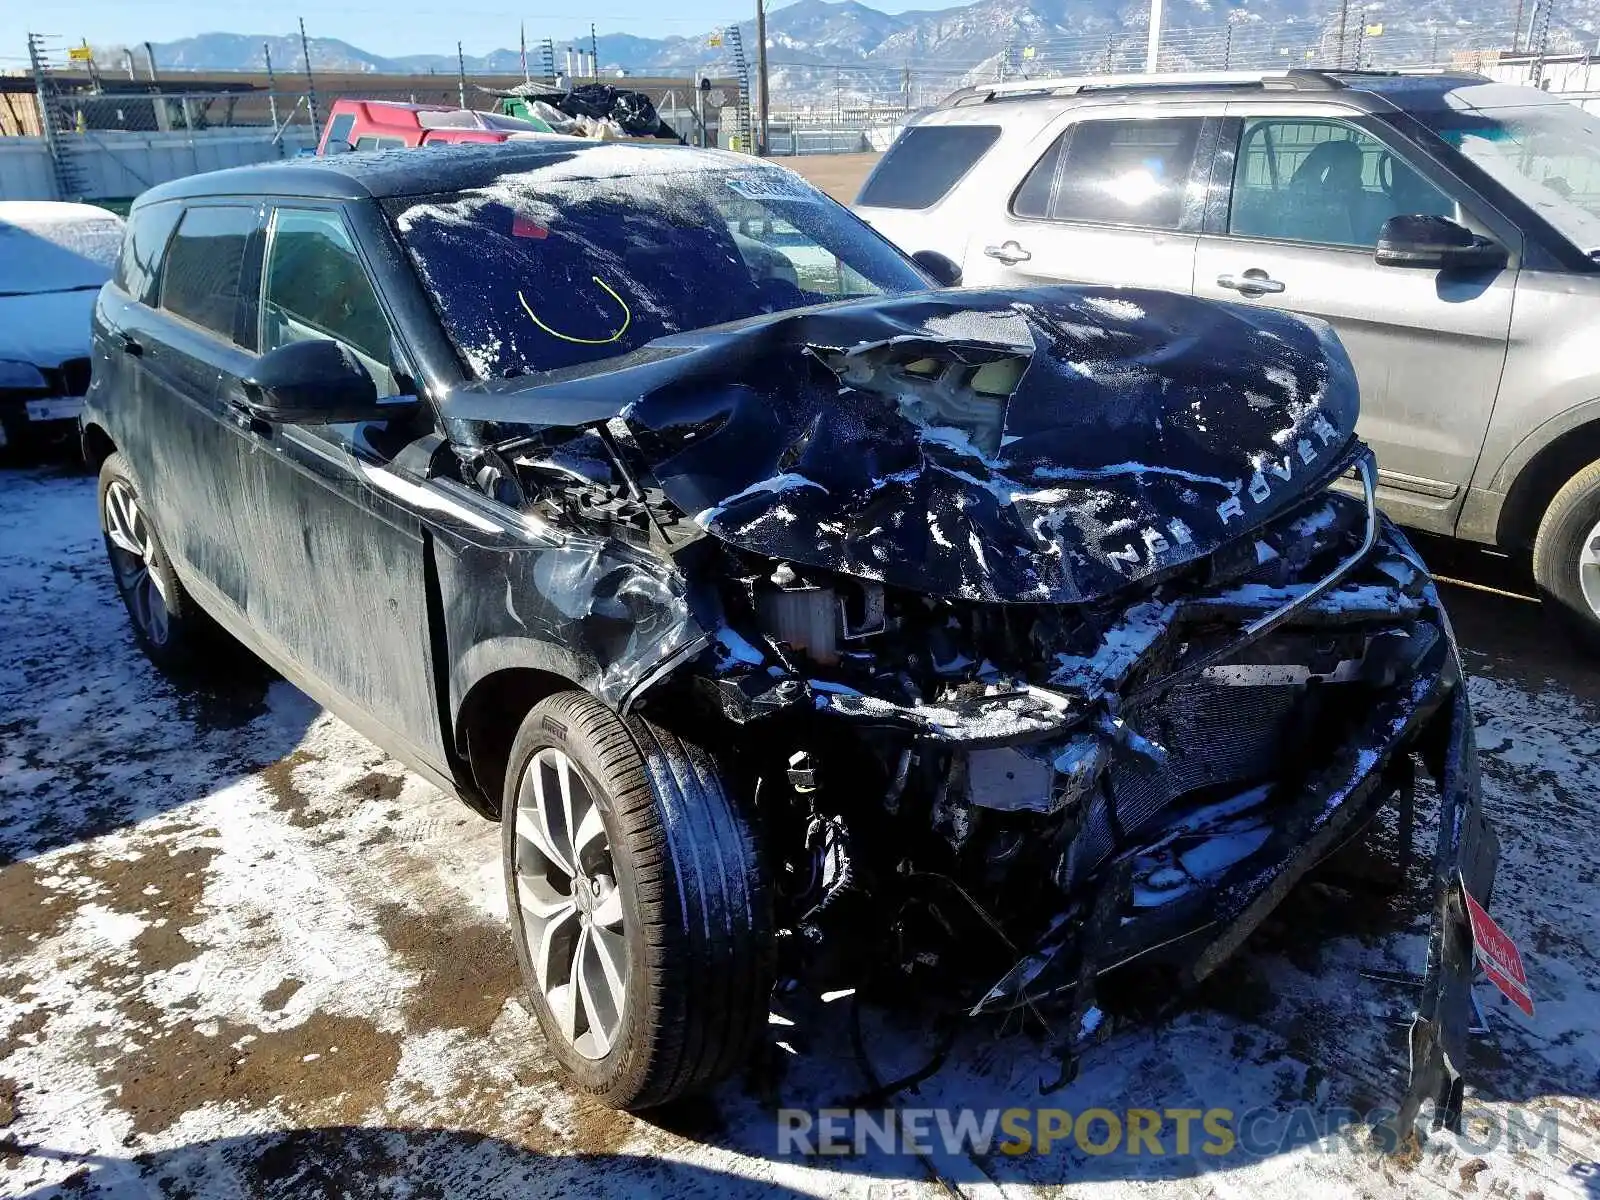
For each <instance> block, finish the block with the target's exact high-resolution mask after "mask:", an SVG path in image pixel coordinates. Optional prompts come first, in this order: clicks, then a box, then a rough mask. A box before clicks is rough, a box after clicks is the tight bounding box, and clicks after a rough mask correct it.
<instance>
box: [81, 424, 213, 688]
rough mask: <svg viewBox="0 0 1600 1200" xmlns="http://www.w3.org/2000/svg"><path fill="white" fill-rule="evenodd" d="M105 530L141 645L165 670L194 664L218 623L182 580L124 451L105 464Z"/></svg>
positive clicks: (113, 566)
mask: <svg viewBox="0 0 1600 1200" xmlns="http://www.w3.org/2000/svg"><path fill="white" fill-rule="evenodd" d="M100 530H101V533H102V534H103V535H104V537H105V544H106V557H107V558H108V559H109V560H110V561H111V577H112V580H113V581H114V582H115V583H116V586H117V594H118V595H119V596H121V597H122V603H123V604H124V606H126V608H127V610H128V617H129V619H130V620H131V621H132V623H133V635H134V638H135V639H136V640H137V641H138V643H139V645H140V647H141V648H142V649H143V650H144V652H145V653H146V654H147V655H149V657H150V660H151V661H152V662H154V663H155V664H156V666H158V667H160V668H162V669H163V670H166V671H176V670H182V669H185V668H189V667H191V666H193V665H194V663H195V662H196V661H197V657H196V656H197V655H198V653H199V650H200V646H201V643H202V642H204V641H206V640H207V638H208V636H209V635H210V633H211V632H212V629H213V628H214V627H213V626H212V625H211V623H210V621H209V620H208V619H207V618H206V616H205V615H204V614H203V613H202V612H201V611H200V609H199V608H198V607H197V606H196V605H195V603H194V601H193V600H191V599H190V598H189V594H188V593H187V592H185V591H184V589H183V584H181V583H180V582H178V576H177V573H176V572H175V571H174V570H173V569H172V561H171V560H170V559H169V558H168V557H167V552H166V550H165V548H164V547H163V546H162V544H161V536H160V534H158V533H157V532H156V527H155V524H154V522H153V521H152V520H151V518H150V511H149V509H148V507H147V506H146V504H145V502H144V498H143V497H142V496H141V494H140V492H139V486H138V484H137V483H135V482H134V479H133V475H132V473H131V472H130V471H129V470H128V464H127V461H126V460H125V459H124V458H123V457H122V455H120V454H113V455H111V456H110V457H109V458H107V459H106V461H105V462H104V463H102V464H101V466H100Z"/></svg>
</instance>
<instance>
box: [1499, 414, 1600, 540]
mask: <svg viewBox="0 0 1600 1200" xmlns="http://www.w3.org/2000/svg"><path fill="white" fill-rule="evenodd" d="M1531 436H1537V434H1534V435H1531ZM1596 461H1600V415H1596V416H1594V417H1592V418H1591V419H1590V420H1588V421H1586V422H1584V423H1583V424H1581V425H1577V426H1574V427H1573V428H1571V429H1568V430H1566V431H1565V432H1563V433H1561V434H1558V435H1557V436H1556V437H1554V438H1552V439H1551V440H1550V441H1549V442H1547V443H1546V444H1545V445H1544V446H1541V447H1540V448H1539V449H1538V450H1536V451H1535V452H1534V453H1533V454H1532V456H1530V457H1529V458H1528V459H1527V461H1526V462H1524V463H1523V464H1522V467H1521V469H1519V470H1518V471H1517V473H1516V476H1515V477H1514V478H1513V479H1512V481H1511V486H1510V488H1509V489H1508V490H1507V492H1506V499H1505V502H1504V503H1503V504H1502V505H1501V506H1500V517H1499V519H1498V521H1497V522H1496V524H1495V542H1496V544H1497V545H1500V546H1502V547H1505V548H1508V549H1518V550H1526V549H1528V548H1530V547H1531V546H1532V545H1533V539H1534V536H1535V535H1536V534H1537V533H1538V532H1539V522H1540V521H1541V520H1543V518H1544V514H1545V510H1546V509H1547V508H1549V507H1550V501H1551V500H1553V499H1555V495H1556V493H1557V492H1559V491H1560V490H1561V489H1562V488H1563V487H1564V486H1565V485H1566V482H1567V480H1569V479H1571V478H1572V477H1573V476H1574V475H1576V474H1577V473H1578V472H1579V471H1581V470H1583V468H1584V467H1586V466H1588V465H1589V464H1590V463H1592V462H1596Z"/></svg>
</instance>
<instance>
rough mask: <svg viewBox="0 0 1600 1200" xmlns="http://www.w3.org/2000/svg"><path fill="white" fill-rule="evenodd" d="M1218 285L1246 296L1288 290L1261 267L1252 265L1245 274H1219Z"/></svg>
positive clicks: (1274, 293)
mask: <svg viewBox="0 0 1600 1200" xmlns="http://www.w3.org/2000/svg"><path fill="white" fill-rule="evenodd" d="M1217 286H1218V287H1224V288H1228V289H1229V290H1231V291H1235V292H1239V293H1241V294H1242V295H1246V296H1265V295H1268V294H1269V293H1270V294H1271V295H1274V296H1276V295H1277V294H1278V293H1279V292H1282V291H1285V290H1287V289H1286V288H1285V286H1284V285H1283V284H1281V283H1279V282H1278V281H1277V280H1276V279H1273V278H1272V277H1271V276H1269V275H1268V274H1267V273H1266V272H1265V271H1263V270H1262V269H1261V268H1260V267H1251V268H1250V269H1249V270H1248V271H1246V272H1245V273H1244V274H1243V275H1218V276H1217Z"/></svg>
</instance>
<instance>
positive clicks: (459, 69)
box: [456, 42, 467, 108]
mask: <svg viewBox="0 0 1600 1200" xmlns="http://www.w3.org/2000/svg"><path fill="white" fill-rule="evenodd" d="M456 95H457V97H459V98H460V100H461V107H462V108H465V107H466V106H467V56H466V55H465V54H463V53H461V43H460V42H457V43H456Z"/></svg>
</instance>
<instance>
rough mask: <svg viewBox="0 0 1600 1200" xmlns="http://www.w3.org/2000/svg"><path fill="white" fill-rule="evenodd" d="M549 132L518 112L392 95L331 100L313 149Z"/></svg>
mask: <svg viewBox="0 0 1600 1200" xmlns="http://www.w3.org/2000/svg"><path fill="white" fill-rule="evenodd" d="M529 135H538V136H546V137H548V136H549V131H548V130H546V129H543V128H541V127H540V126H538V125H535V124H534V123H533V122H532V121H524V120H522V119H520V118H518V117H506V116H501V115H500V114H498V113H486V112H475V111H474V110H472V109H470V108H451V107H449V106H448V105H444V104H404V103H401V102H399V101H395V100H335V101H334V102H333V109H332V111H331V112H330V113H329V114H328V124H327V126H326V128H324V129H323V131H322V141H321V143H320V144H319V145H318V146H317V153H318V154H330V153H331V154H342V153H346V152H348V151H350V150H400V149H405V148H408V147H409V148H413V149H414V148H416V147H417V146H427V145H432V144H435V143H439V142H506V141H510V140H511V139H513V138H520V137H525V136H529Z"/></svg>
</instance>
